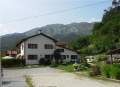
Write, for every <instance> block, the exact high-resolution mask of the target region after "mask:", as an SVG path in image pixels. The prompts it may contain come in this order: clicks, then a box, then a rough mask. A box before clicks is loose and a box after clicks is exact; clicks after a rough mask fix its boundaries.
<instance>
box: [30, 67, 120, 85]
mask: <svg viewBox="0 0 120 87" xmlns="http://www.w3.org/2000/svg"><path fill="white" fill-rule="evenodd" d="M31 77H32V79H33V84H34V85H35V87H120V84H118V83H111V82H105V81H100V80H93V79H89V78H87V77H82V76H81V77H78V76H76V75H74V74H71V73H65V72H61V71H59V70H56V69H52V68H49V67H47V68H44V69H43V71H42V68H41V72H39V74H37V75H36V74H31Z"/></svg>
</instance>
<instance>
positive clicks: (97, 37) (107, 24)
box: [69, 2, 120, 54]
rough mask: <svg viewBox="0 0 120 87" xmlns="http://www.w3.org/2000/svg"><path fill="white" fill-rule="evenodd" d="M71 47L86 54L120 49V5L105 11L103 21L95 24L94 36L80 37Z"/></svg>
mask: <svg viewBox="0 0 120 87" xmlns="http://www.w3.org/2000/svg"><path fill="white" fill-rule="evenodd" d="M119 4H120V2H119ZM69 47H71V48H73V49H76V50H79V51H80V52H82V53H86V54H98V53H104V52H107V51H108V50H111V49H116V48H120V5H117V6H116V5H115V6H114V5H113V6H112V7H110V8H109V9H107V10H105V13H104V15H103V18H102V21H101V22H99V23H95V25H94V28H93V30H92V35H90V36H87V37H79V38H78V39H77V40H74V41H73V42H71V43H70V44H69Z"/></svg>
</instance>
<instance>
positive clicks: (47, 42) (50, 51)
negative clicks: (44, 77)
mask: <svg viewBox="0 0 120 87" xmlns="http://www.w3.org/2000/svg"><path fill="white" fill-rule="evenodd" d="M57 42H58V41H57V40H55V39H53V38H52V37H50V36H47V35H46V34H43V33H39V34H36V35H33V36H30V37H27V38H24V39H23V40H21V42H20V43H18V44H17V46H18V47H19V48H20V53H19V56H20V58H23V59H25V62H26V64H39V61H40V59H53V58H54V53H55V51H56V50H61V51H60V54H61V56H60V57H62V59H63V61H64V62H75V61H77V60H78V59H80V56H79V55H78V53H77V52H75V51H73V50H70V49H67V48H64V47H60V46H57V45H56V43H57Z"/></svg>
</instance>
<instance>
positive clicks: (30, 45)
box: [28, 44, 38, 49]
mask: <svg viewBox="0 0 120 87" xmlns="http://www.w3.org/2000/svg"><path fill="white" fill-rule="evenodd" d="M28 48H29V49H37V48H38V45H37V44H28Z"/></svg>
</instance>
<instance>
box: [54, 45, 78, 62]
mask: <svg viewBox="0 0 120 87" xmlns="http://www.w3.org/2000/svg"><path fill="white" fill-rule="evenodd" d="M56 49H64V52H62V53H61V55H66V59H65V60H63V61H64V62H71V61H73V62H74V61H76V60H75V59H72V58H71V55H77V60H80V55H79V54H77V53H76V52H74V51H72V50H69V49H66V48H62V47H58V46H57V47H56ZM67 56H69V57H67Z"/></svg>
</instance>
